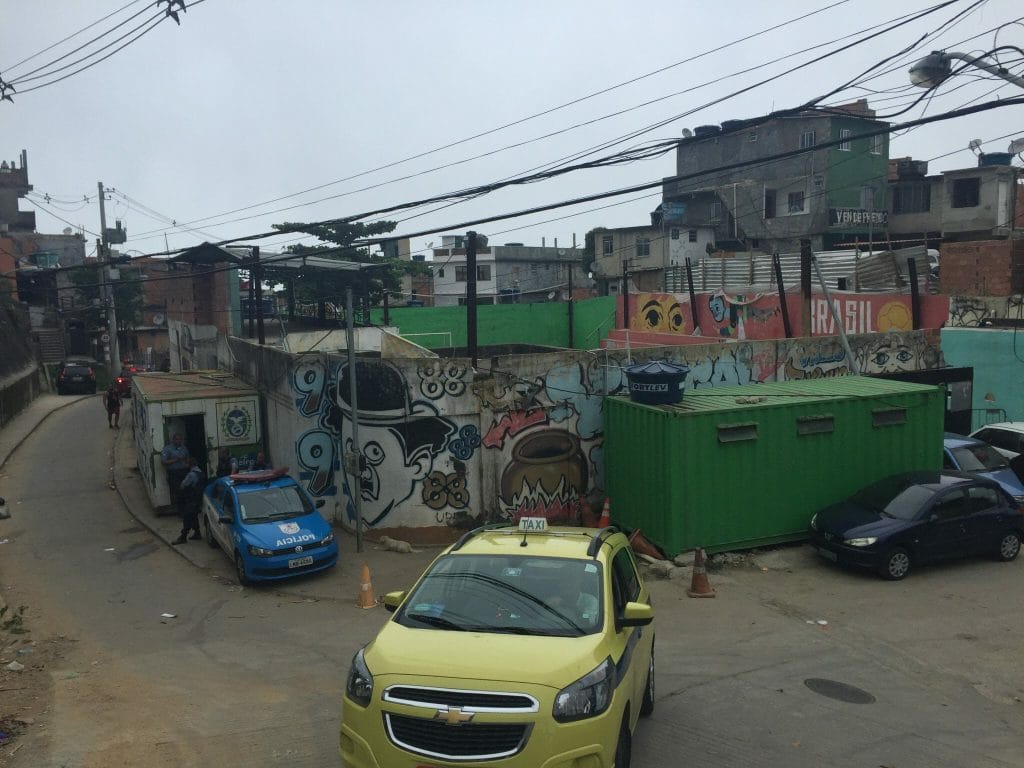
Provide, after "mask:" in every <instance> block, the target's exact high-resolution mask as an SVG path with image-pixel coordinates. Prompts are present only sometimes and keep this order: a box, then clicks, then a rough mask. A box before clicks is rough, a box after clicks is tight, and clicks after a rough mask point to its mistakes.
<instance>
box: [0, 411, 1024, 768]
mask: <svg viewBox="0 0 1024 768" xmlns="http://www.w3.org/2000/svg"><path fill="white" fill-rule="evenodd" d="M112 445H113V432H112V431H110V430H108V429H107V428H106V424H105V420H104V415H103V412H102V409H101V408H99V407H98V406H97V405H96V403H94V402H93V401H92V400H85V401H82V402H81V403H77V404H75V405H73V406H71V407H68V408H65V409H63V410H61V411H59V412H57V413H55V414H53V415H52V416H51V417H50V418H49V419H47V420H46V421H45V422H43V423H42V425H41V426H40V427H39V428H38V429H37V430H36V432H35V433H33V434H32V435H31V436H30V437H29V439H28V440H26V441H25V443H24V444H23V445H22V446H21V447H20V448H19V449H18V450H17V452H16V453H15V454H14V455H13V456H12V457H11V459H10V460H9V462H8V463H7V465H6V466H5V467H4V472H5V474H7V475H8V480H7V486H6V487H7V489H8V497H9V498H8V501H9V502H10V501H11V500H12V499H13V500H14V501H13V504H12V509H13V510H14V514H15V517H14V518H13V519H12V520H10V521H5V527H4V528H3V533H2V535H0V538H7V539H8V541H7V543H5V544H3V545H0V585H2V586H3V587H4V589H5V594H6V596H7V599H8V602H9V603H11V604H15V603H18V604H26V605H28V606H29V610H28V613H27V617H28V620H29V623H30V625H31V626H33V627H34V632H36V633H37V634H38V635H39V636H42V635H45V636H46V637H48V638H50V639H54V638H57V639H61V640H63V641H66V642H65V646H63V647H64V650H63V652H62V654H61V655H60V657H59V658H58V659H57V660H56V661H55V662H54V663H53V664H52V665H51V666H50V667H49V669H48V671H49V673H50V675H51V678H52V682H53V692H54V699H53V704H52V706H51V707H50V709H49V711H48V712H47V713H46V714H45V717H43V718H41V721H40V722H38V723H36V724H35V726H34V727H33V729H31V732H30V733H28V734H26V735H25V737H24V739H25V741H24V744H25V747H24V748H22V749H20V750H18V751H17V752H16V753H15V754H14V755H6V754H0V765H3V764H5V763H6V764H8V765H11V766H13V767H14V768H29V767H30V766H31V768H38V767H39V766H53V767H54V768H56V767H57V766H76V767H78V766H82V767H85V768H90V767H93V766H94V767H96V768H99V767H100V766H103V768H108V767H109V766H122V765H123V766H142V765H145V766H152V767H154V768H163V767H164V766H218V767H221V766H242V765H244V766H247V767H252V768H264V767H268V768H269V767H270V766H285V765H287V766H325V765H338V764H339V762H340V761H339V758H338V754H337V717H338V712H339V704H340V698H339V697H340V693H341V690H342V687H343V684H344V676H345V673H346V671H347V668H348V663H349V660H350V658H351V656H352V654H353V653H354V652H355V650H356V649H357V648H358V647H359V646H360V645H362V644H363V643H365V642H366V641H367V640H369V639H370V638H371V637H372V636H373V634H374V632H375V631H376V629H377V628H378V627H379V626H380V624H381V622H383V621H384V620H385V619H386V616H387V614H385V613H383V612H382V611H379V610H372V611H360V610H359V609H357V608H355V607H354V605H353V604H352V600H351V599H347V598H346V599H343V598H341V597H339V598H337V599H331V598H329V597H322V596H319V597H317V596H311V595H323V594H335V593H337V594H339V595H344V594H345V593H344V591H343V590H341V591H339V590H337V589H335V588H334V586H333V584H332V582H331V579H333V578H336V576H334V575H327V576H325V577H324V578H323V579H321V580H320V581H315V580H308V582H307V584H306V587H307V588H306V589H302V588H299V589H291V588H289V589H288V590H267V589H242V588H240V587H238V586H237V585H235V584H233V583H232V582H231V581H230V580H229V578H225V576H227V575H229V574H230V567H229V566H228V565H227V563H226V561H225V563H224V564H223V565H219V566H217V567H213V568H205V567H197V566H196V565H194V564H193V563H192V562H190V561H188V560H186V559H184V558H182V557H181V556H179V554H178V553H176V552H174V551H172V549H171V548H170V547H169V546H167V544H166V543H165V541H164V540H163V539H162V538H160V537H159V536H155V535H154V534H153V533H152V532H151V531H150V530H149V529H148V528H146V527H144V526H142V525H140V524H139V522H138V520H137V519H136V518H135V517H133V515H132V514H130V513H129V512H128V510H126V509H125V507H124V504H123V503H122V501H121V498H120V496H119V495H118V494H117V493H115V492H114V491H112V490H111V489H110V488H109V487H108V482H109V477H110V466H111V456H110V450H111V446H112ZM134 511H135V512H136V514H138V515H145V514H148V513H149V512H148V510H134ZM188 546H197V547H198V546H205V545H202V544H201V543H190V544H189V545H188ZM426 559H429V557H428V556H424V561H426ZM1022 577H1024V562H1021V561H1018V562H1014V563H1011V564H1000V563H996V562H992V561H984V560H979V561H971V562H966V563H961V564H954V565H951V566H947V567H943V568H933V569H923V570H921V571H920V572H918V573H915V574H913V575H912V576H911V577H910V578H908V579H907V580H906V581H905V582H901V583H897V584H890V583H887V582H883V581H881V580H879V579H876V578H874V577H871V576H866V575H861V574H857V573H851V572H847V571H841V570H838V569H835V568H834V567H831V566H828V565H826V564H824V563H821V562H819V561H818V560H817V559H816V558H815V557H814V556H813V555H812V554H811V553H810V552H809V551H808V549H807V548H800V547H797V548H790V549H786V550H781V551H776V552H771V553H766V554H764V555H761V556H760V557H758V558H755V559H754V562H753V563H749V562H748V563H744V564H743V565H741V566H737V567H734V568H726V569H723V570H712V571H711V572H710V579H711V581H712V585H713V586H714V588H715V589H716V591H717V593H718V596H717V598H715V599H713V600H693V599H689V598H687V597H686V594H685V590H686V587H687V586H689V583H688V580H686V581H681V580H674V581H654V582H652V583H651V587H652V592H653V595H654V599H655V607H656V611H657V630H656V631H657V642H656V655H657V664H658V673H657V687H656V690H657V705H656V710H655V712H654V715H653V716H652V717H651V718H650V719H648V720H645V721H643V722H642V723H641V725H640V728H639V731H638V733H637V735H636V737H635V739H634V766H637V767H638V768H654V766H666V765H687V764H696V765H705V766H744V767H748V766H780V767H781V766H785V767H786V768H803V767H804V766H806V767H807V768H811V767H812V766H813V767H815V768H817V767H818V766H825V765H828V766H837V767H840V768H843V767H845V766H850V768H853V766H858V767H863V766H869V767H872V768H873V767H875V766H889V767H891V768H916V767H917V766H920V768H925V767H926V766H927V768H936V767H941V766H949V767H950V768H954V767H955V768H964V766H972V768H996V767H997V766H1024V704H1022V699H1024V655H1022V654H1021V648H1022V647H1024V588H1022V587H1024V582H1022ZM163 613H173V614H175V618H173V619H171V618H163V617H162V616H161V614H163ZM821 622H825V623H824V624H823V623H821ZM503 663H507V664H509V665H516V664H518V663H520V660H517V659H507V660H504V662H503ZM815 681H819V682H815Z"/></svg>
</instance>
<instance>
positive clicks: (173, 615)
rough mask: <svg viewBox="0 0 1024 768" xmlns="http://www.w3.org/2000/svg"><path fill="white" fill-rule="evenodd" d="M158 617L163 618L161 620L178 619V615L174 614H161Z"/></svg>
mask: <svg viewBox="0 0 1024 768" xmlns="http://www.w3.org/2000/svg"><path fill="white" fill-rule="evenodd" d="M160 617H161V618H163V619H176V618H178V614H176V613H161V614H160Z"/></svg>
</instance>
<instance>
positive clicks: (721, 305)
mask: <svg viewBox="0 0 1024 768" xmlns="http://www.w3.org/2000/svg"><path fill="white" fill-rule="evenodd" d="M708 309H710V310H711V316H712V317H713V318H715V322H716V323H720V322H722V321H723V320H724V319H725V299H723V298H722V297H721V296H712V297H711V298H710V299H709V300H708Z"/></svg>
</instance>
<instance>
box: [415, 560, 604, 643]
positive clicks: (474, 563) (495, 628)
mask: <svg viewBox="0 0 1024 768" xmlns="http://www.w3.org/2000/svg"><path fill="white" fill-rule="evenodd" d="M601 584H602V579H601V565H600V563H598V562H596V561H594V560H574V559H570V558H553V557H530V556H526V555H522V556H521V555H470V554H459V555H447V556H445V557H442V558H441V559H439V560H438V561H437V562H436V563H434V565H433V566H432V567H431V569H430V570H429V571H428V572H427V573H426V575H425V576H424V577H423V580H422V581H421V582H420V583H419V585H418V586H417V587H416V589H415V590H414V591H413V592H412V594H410V595H409V597H408V598H407V599H406V600H405V601H404V602H403V604H402V608H401V609H400V610H399V612H398V613H397V614H396V615H395V621H397V622H398V623H399V624H402V625H404V626H407V627H416V628H421V629H444V630H449V631H467V632H494V633H505V634H520V635H545V636H553V637H579V636H581V635H589V634H593V633H595V632H597V631H598V630H599V629H600V627H601V623H602V614H603V610H602V606H603V603H604V599H603V595H602V589H601Z"/></svg>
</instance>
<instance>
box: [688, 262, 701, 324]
mask: <svg viewBox="0 0 1024 768" xmlns="http://www.w3.org/2000/svg"><path fill="white" fill-rule="evenodd" d="M686 288H687V290H688V291H689V292H690V317H692V318H693V333H696V332H697V331H699V330H700V320H699V319H698V318H699V315H698V314H697V294H696V292H694V290H693V262H691V261H690V257H689V256H687V257H686Z"/></svg>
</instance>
